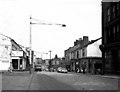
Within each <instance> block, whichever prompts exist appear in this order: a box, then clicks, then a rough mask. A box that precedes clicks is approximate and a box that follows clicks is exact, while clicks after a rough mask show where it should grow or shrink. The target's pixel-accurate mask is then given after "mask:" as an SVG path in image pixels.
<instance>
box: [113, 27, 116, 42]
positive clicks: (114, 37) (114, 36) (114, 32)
mask: <svg viewBox="0 0 120 92" xmlns="http://www.w3.org/2000/svg"><path fill="white" fill-rule="evenodd" d="M113 40H114V41H115V40H116V30H115V26H113Z"/></svg>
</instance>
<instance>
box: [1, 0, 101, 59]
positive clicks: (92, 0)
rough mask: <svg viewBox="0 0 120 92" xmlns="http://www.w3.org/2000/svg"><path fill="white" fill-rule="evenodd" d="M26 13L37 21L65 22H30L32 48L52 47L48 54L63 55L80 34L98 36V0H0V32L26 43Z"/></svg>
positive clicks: (43, 50)
mask: <svg viewBox="0 0 120 92" xmlns="http://www.w3.org/2000/svg"><path fill="white" fill-rule="evenodd" d="M30 15H31V16H32V17H33V18H35V19H38V20H40V21H41V22H45V23H53V24H54V23H55V24H57V23H59V24H66V25H67V26H66V27H61V26H58V25H32V49H34V50H35V51H39V52H44V53H48V51H49V50H52V58H53V57H54V56H55V54H57V55H58V57H63V56H64V50H66V49H68V48H69V47H72V46H73V45H74V41H75V40H76V39H79V38H80V37H83V36H89V40H94V39H97V38H99V37H101V0H0V33H2V34H5V35H7V36H9V37H11V38H13V39H14V40H15V41H16V42H17V43H18V44H21V45H23V46H25V47H28V46H29V31H30V24H29V22H30V19H29V18H30ZM39 56H41V55H40V54H39ZM42 56H43V58H49V54H48V55H44V54H43V55H42Z"/></svg>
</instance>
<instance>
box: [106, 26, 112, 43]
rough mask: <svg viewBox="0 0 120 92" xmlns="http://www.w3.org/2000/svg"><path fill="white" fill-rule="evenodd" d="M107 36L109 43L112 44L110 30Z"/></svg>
mask: <svg viewBox="0 0 120 92" xmlns="http://www.w3.org/2000/svg"><path fill="white" fill-rule="evenodd" d="M106 35H107V43H110V41H111V32H110V28H109V29H108V30H107V33H106Z"/></svg>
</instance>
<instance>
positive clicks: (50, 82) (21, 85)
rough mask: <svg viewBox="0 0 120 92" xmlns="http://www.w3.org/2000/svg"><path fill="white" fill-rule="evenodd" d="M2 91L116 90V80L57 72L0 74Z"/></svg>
mask: <svg viewBox="0 0 120 92" xmlns="http://www.w3.org/2000/svg"><path fill="white" fill-rule="evenodd" d="M2 89H3V90H118V78H108V77H101V76H96V75H89V74H75V73H67V74H65V73H57V72H44V71H43V72H34V73H33V74H29V73H28V72H13V73H4V74H2Z"/></svg>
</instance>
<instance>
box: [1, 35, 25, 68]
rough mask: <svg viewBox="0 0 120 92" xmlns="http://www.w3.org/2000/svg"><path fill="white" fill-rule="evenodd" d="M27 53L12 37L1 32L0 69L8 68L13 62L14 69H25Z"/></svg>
mask: <svg viewBox="0 0 120 92" xmlns="http://www.w3.org/2000/svg"><path fill="white" fill-rule="evenodd" d="M26 57H27V55H26V53H25V51H23V50H22V48H21V47H20V45H19V44H17V43H16V42H15V41H14V40H13V39H12V38H10V37H7V36H5V35H2V34H0V70H8V69H9V67H10V62H12V65H13V69H14V70H24V69H26V64H27V59H26Z"/></svg>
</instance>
